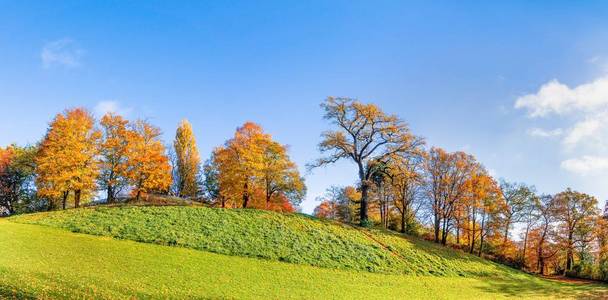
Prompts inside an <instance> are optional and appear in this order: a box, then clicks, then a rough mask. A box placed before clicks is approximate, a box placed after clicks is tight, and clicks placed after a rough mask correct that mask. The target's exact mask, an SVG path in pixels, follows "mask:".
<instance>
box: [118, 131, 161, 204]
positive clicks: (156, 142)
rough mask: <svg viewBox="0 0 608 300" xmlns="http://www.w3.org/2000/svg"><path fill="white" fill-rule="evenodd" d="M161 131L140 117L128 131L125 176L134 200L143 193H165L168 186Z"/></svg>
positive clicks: (139, 197) (138, 199)
mask: <svg viewBox="0 0 608 300" xmlns="http://www.w3.org/2000/svg"><path fill="white" fill-rule="evenodd" d="M160 134H161V132H160V129H158V128H157V127H154V126H152V125H151V124H150V123H148V122H146V121H143V120H138V121H136V122H135V123H134V124H133V125H132V126H131V129H130V130H129V131H128V138H129V143H128V151H127V176H128V178H129V182H130V184H131V185H132V186H133V191H132V192H133V193H134V194H135V198H136V200H137V201H140V200H141V195H142V193H150V192H165V191H167V190H168V188H169V186H170V185H171V166H170V165H169V158H168V157H167V155H165V146H164V145H163V143H162V141H161V140H160Z"/></svg>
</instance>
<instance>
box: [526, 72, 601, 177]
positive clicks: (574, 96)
mask: <svg viewBox="0 0 608 300" xmlns="http://www.w3.org/2000/svg"><path fill="white" fill-rule="evenodd" d="M515 108H518V109H525V110H526V111H527V114H528V116H529V117H531V118H532V119H535V118H540V117H543V118H553V119H554V120H553V121H557V122H559V124H560V127H561V128H560V129H555V130H543V129H540V128H531V129H529V130H528V131H527V134H528V135H531V136H537V137H559V138H560V139H561V147H562V149H560V150H561V153H562V155H564V156H566V157H565V159H564V160H563V161H562V162H561V168H562V169H564V170H567V171H569V172H572V173H575V174H579V175H585V174H588V173H591V172H595V173H602V174H604V173H605V174H608V76H603V77H600V78H598V79H595V80H593V81H591V82H588V83H584V84H581V85H578V86H575V87H572V88H571V87H568V86H567V85H565V84H562V83H560V82H559V81H557V80H552V81H550V82H547V83H546V84H544V85H542V86H541V87H540V89H539V90H538V91H537V92H536V93H532V94H529V95H525V96H522V97H519V98H518V99H517V100H516V102H515ZM568 156H569V157H568Z"/></svg>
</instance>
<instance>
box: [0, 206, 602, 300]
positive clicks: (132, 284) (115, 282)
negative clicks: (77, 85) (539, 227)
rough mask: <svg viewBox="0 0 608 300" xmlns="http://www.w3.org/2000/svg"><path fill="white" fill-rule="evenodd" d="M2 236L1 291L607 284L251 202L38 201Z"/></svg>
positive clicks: (284, 293)
mask: <svg viewBox="0 0 608 300" xmlns="http://www.w3.org/2000/svg"><path fill="white" fill-rule="evenodd" d="M24 223H29V224H24ZM33 224H36V225H33ZM39 225H46V226H39ZM53 227H55V228H53ZM65 229H68V230H70V231H76V232H83V233H85V232H86V233H92V234H97V235H105V236H112V237H117V238H121V239H130V240H135V241H142V242H148V244H146V243H136V242H133V241H119V240H115V239H110V238H107V237H103V236H102V237H96V236H91V235H84V234H79V233H71V232H68V231H66V230H65ZM0 241H10V242H8V243H0V298H7V297H8V298H53V299H55V298H60V299H61V298H66V299H78V298H125V297H128V296H136V297H137V298H239V299H241V298H281V299H285V298H299V299H311V298H337V299H353V298H366V299H370V298H371V299H403V298H416V299H418V298H424V299H429V298H432V299H454V298H460V299H472V298H477V299H501V298H505V297H513V296H516V297H529V298H535V299H536V298H548V299H565V298H579V297H585V298H591V297H597V298H598V299H599V298H601V297H603V296H607V295H608V288H607V287H606V286H604V285H576V284H565V283H559V282H552V281H547V280H543V279H540V278H537V277H533V276H530V275H527V274H524V273H521V272H518V271H515V270H512V269H509V268H506V267H503V266H500V265H497V264H494V263H492V262H489V261H485V260H482V259H479V258H477V257H474V256H469V255H466V254H463V253H460V252H457V251H452V250H450V249H446V248H443V247H440V246H436V245H434V244H432V243H427V242H424V241H420V240H416V239H411V240H409V239H404V238H402V237H400V236H398V235H392V234H390V233H383V232H378V231H361V230H358V229H354V228H352V227H349V226H343V225H341V224H336V223H332V222H324V221H319V220H315V219H311V218H308V217H305V216H301V215H295V214H294V215H283V214H276V213H271V212H265V211H255V210H221V209H209V208H192V207H117V208H108V207H97V208H88V209H78V210H68V211H60V212H50V213H40V214H32V215H24V216H19V217H13V218H9V219H4V220H3V219H0ZM377 241H380V242H381V243H382V244H383V245H380V244H379V243H378V242H377ZM149 243H153V244H149ZM154 243H155V244H163V245H154ZM165 245H177V246H181V247H175V246H169V247H168V246H165ZM185 247H187V248H194V249H199V250H206V251H197V250H192V249H184V248H185ZM209 252H216V253H222V254H229V255H236V256H244V257H236V256H227V255H220V254H213V253H209ZM252 257H255V258H262V259H252ZM281 261H286V262H289V263H283V262H281ZM307 265H311V266H307ZM315 266H316V267H315ZM319 267H321V268H319ZM367 271H371V272H367ZM379 273H383V274H379Z"/></svg>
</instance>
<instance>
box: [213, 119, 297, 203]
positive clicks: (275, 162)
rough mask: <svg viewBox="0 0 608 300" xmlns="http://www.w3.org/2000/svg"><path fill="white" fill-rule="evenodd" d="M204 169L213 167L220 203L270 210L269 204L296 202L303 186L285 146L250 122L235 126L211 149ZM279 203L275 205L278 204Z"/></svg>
mask: <svg viewBox="0 0 608 300" xmlns="http://www.w3.org/2000/svg"><path fill="white" fill-rule="evenodd" d="M212 159H213V161H212V162H211V165H212V166H211V165H209V166H207V169H214V170H217V174H216V175H215V176H216V177H217V184H218V187H219V195H218V196H219V197H220V198H221V199H222V205H223V206H224V205H226V203H228V204H229V205H231V206H232V207H243V208H247V207H251V205H253V207H259V208H266V209H271V208H272V207H277V206H276V205H274V204H273V203H275V204H276V203H279V204H280V203H283V204H281V205H284V202H285V201H287V202H290V203H293V204H297V203H299V202H300V201H301V200H302V198H303V197H304V193H305V186H304V182H303V180H302V178H301V177H300V175H299V172H298V170H297V167H296V165H295V164H294V163H293V162H292V161H291V160H290V159H289V156H288V155H287V149H286V147H285V146H283V145H281V144H279V143H277V142H275V141H273V140H272V137H271V136H270V135H269V134H266V133H264V132H263V130H262V128H261V127H260V126H259V125H257V124H255V123H252V122H247V123H245V124H243V126H241V127H239V128H237V130H236V132H235V134H234V137H233V138H232V139H230V140H228V141H226V143H225V144H224V146H222V147H218V148H216V149H215V150H214V152H213V155H212ZM281 205H279V206H281Z"/></svg>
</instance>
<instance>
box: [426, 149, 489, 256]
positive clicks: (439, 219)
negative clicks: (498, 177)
mask: <svg viewBox="0 0 608 300" xmlns="http://www.w3.org/2000/svg"><path fill="white" fill-rule="evenodd" d="M478 167H479V164H478V163H477V162H476V161H475V158H474V157H472V156H471V155H468V154H466V153H464V152H454V153H448V152H446V151H445V150H443V149H441V148H432V149H431V150H430V152H429V157H428V159H427V160H426V161H425V171H426V174H427V179H426V180H427V193H428V199H429V200H430V205H429V206H430V209H431V212H432V215H433V230H434V236H435V242H439V241H440V237H441V243H442V244H444V245H445V244H446V242H447V235H448V233H449V232H450V230H451V229H452V226H453V220H454V213H455V211H456V209H457V208H458V207H459V205H460V204H461V203H460V202H461V201H462V200H463V199H464V198H465V197H466V195H467V194H466V193H467V191H468V190H467V189H468V184H469V180H470V178H471V174H472V173H473V170H475V169H476V168H478Z"/></svg>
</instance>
